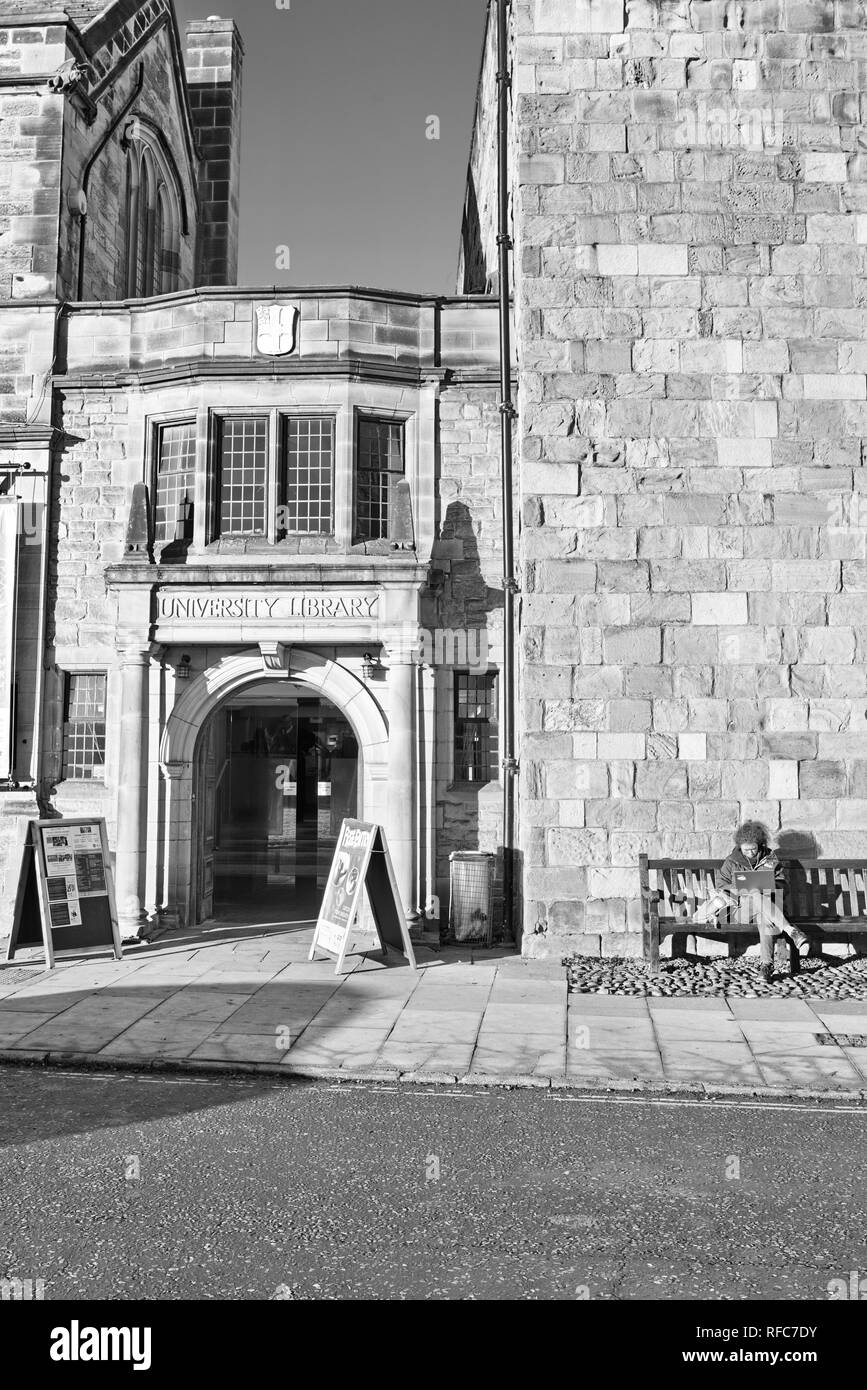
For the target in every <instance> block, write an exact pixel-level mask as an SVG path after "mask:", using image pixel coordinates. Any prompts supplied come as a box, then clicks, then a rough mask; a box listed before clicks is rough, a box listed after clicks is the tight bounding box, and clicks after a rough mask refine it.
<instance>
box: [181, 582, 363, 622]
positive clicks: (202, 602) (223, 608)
mask: <svg viewBox="0 0 867 1390" xmlns="http://www.w3.org/2000/svg"><path fill="white" fill-rule="evenodd" d="M379 601H380V593H379V590H378V589H361V590H355V591H353V590H351V589H350V590H345V589H335V590H330V591H322V592H315V591H311V590H309V589H292V590H288V591H286V592H284V593H279V592H276V593H275V592H274V590H266V591H265V592H264V593H262V594H261V595H259V594H251V593H250V592H249V591H247V592H243V591H241V592H239V591H237V590H232V589H221V590H216V591H214V590H205V591H204V592H202V591H199V592H195V593H191V592H189V590H186V591H183V592H180V593H178V592H174V593H172V592H171V591H163V592H162V593H161V594H160V595H159V600H158V605H157V621H158V622H160V623H216V624H226V625H227V626H237V625H239V624H244V623H258V624H286V623H293V622H295V623H298V622H327V623H329V624H330V623H333V622H344V623H370V622H374V621H376V619H377V618H378V617H379Z"/></svg>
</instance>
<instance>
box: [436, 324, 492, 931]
mask: <svg viewBox="0 0 867 1390" xmlns="http://www.w3.org/2000/svg"><path fill="white" fill-rule="evenodd" d="M484 312H485V313H486V314H488V315H490V313H491V311H490V309H487V310H485V311H484ZM499 398H500V395H499V388H498V387H497V386H496V385H488V386H484V387H473V388H469V389H468V388H467V387H466V386H463V387H455V388H448V389H446V390H444V391H443V392H442V395H441V398H440V405H439V476H438V479H437V495H438V503H439V539H438V540H437V542H436V543H435V545H434V548H433V555H432V564H433V566H434V568H435V569H437V568H441V569H442V572H443V581H442V590H441V592H440V594H439V596H438V598H437V601H436V602H433V601H431V602H429V604H428V606H427V609H428V611H427V615H426V623H427V626H428V629H429V630H430V631H432V632H441V633H448V634H450V635H454V636H455V638H458V639H459V638H460V637H462V636H464V635H465V636H466V639H467V646H466V651H465V654H464V653H461V652H460V647H459V646H458V647H457V649H455V648H454V647H449V648H448V649H446V647H445V645H444V646H443V651H445V650H449V651H455V650H457V653H458V655H457V659H456V660H455V662H454V664H446V665H444V666H441V667H439V669H438V670H437V671H436V672H435V673H434V680H435V682H436V687H437V711H438V713H437V727H436V741H435V788H434V792H435V802H436V827H437V834H436V850H437V860H436V866H435V874H436V885H437V886H436V892H437V895H438V897H439V899H440V902H441V906H442V913H443V919H442V920H443V922H444V923H445V921H446V918H447V913H448V894H449V855H450V854H451V853H452V852H453V851H455V850H487V851H489V852H494V853H495V852H496V851H497V848H498V846H499V845H501V844H502V821H503V814H502V812H503V792H502V784H501V782H500V769H499V753H500V752H501V750H500V749H499V748H497V749H496V758H495V762H494V766H493V768H492V769H491V770H492V777H491V780H490V781H489V782H487V783H479V784H472V783H466V782H463V783H462V782H457V781H456V780H455V766H454V762H455V759H454V754H455V732H454V686H455V672H456V669H459V668H463V669H469V663H473V664H474V663H475V661H476V659H477V658H478V659H479V660H480V661H482V662H484V661H486V662H487V664H488V665H489V667H490V668H491V670H492V671H494V672H496V671H499V670H500V669H501V668H502V661H503V587H502V580H503V551H502V524H503V523H502V515H503V513H502V495H501V488H500V415H499V410H498V403H499ZM498 694H499V695H500V696H501V695H502V687H501V682H500V683H498ZM499 867H500V866H498V869H499ZM498 912H499V903H498V904H497V907H496V909H495V920H499V917H498V915H497V914H498Z"/></svg>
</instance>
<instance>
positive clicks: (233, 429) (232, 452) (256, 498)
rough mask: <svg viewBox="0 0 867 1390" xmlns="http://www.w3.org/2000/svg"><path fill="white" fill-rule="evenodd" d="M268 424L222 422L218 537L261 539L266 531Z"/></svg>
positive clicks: (243, 420)
mask: <svg viewBox="0 0 867 1390" xmlns="http://www.w3.org/2000/svg"><path fill="white" fill-rule="evenodd" d="M267 498H268V421H267V420H264V419H255V418H248V417H243V418H237V419H231V418H230V419H225V420H223V422H222V426H221V430H220V489H219V508H220V517H219V527H218V531H219V533H220V534H221V535H223V536H227V535H235V536H264V535H265V534H266V531H267Z"/></svg>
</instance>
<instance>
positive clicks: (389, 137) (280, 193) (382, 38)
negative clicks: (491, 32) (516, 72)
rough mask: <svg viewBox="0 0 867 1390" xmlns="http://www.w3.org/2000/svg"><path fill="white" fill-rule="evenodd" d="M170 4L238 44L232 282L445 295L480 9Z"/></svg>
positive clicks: (392, 1) (386, 2) (384, 3)
mask: <svg viewBox="0 0 867 1390" xmlns="http://www.w3.org/2000/svg"><path fill="white" fill-rule="evenodd" d="M175 7H176V9H177V14H178V22H179V24H180V26H181V31H182V32H183V28H184V24H185V22H186V20H188V19H206V18H207V17H208V16H209V15H213V14H217V13H219V14H222V15H225V16H231V17H233V18H234V19H235V20H236V21H237V23H238V25H239V28H240V30H241V35H242V38H243V40H244V46H245V49H246V56H245V60H244V103H243V105H244V115H243V120H244V124H243V145H242V155H241V170H242V182H241V264H240V270H239V280H240V282H241V284H247V285H274V284H278V285H280V284H285V285H293V286H302V285H350V284H351V285H366V286H370V287H373V288H376V289H403V290H415V291H419V292H428V293H434V294H454V292H455V283H456V275H457V262H458V242H459V238H460V230H461V215H462V212H463V200H464V186H465V181H466V170H467V163H468V159H469V150H470V138H471V135H472V125H473V112H474V108H475V98H476V83H477V79H478V73H479V67H480V63H481V51H482V37H483V32H484V21H485V11H486V8H487V6H486V0H289V8H288V9H278V8H277V4H276V0H252V3H251V0H220V4H219V5H217V4H215V0H175ZM430 116H437V117H438V118H439V121H440V139H439V140H429V139H428V138H427V135H426V131H427V128H428V127H427V122H428V117H430ZM279 246H288V247H289V252H290V258H291V260H290V268H289V269H288V270H280V269H277V267H276V259H277V257H276V248H277V247H279Z"/></svg>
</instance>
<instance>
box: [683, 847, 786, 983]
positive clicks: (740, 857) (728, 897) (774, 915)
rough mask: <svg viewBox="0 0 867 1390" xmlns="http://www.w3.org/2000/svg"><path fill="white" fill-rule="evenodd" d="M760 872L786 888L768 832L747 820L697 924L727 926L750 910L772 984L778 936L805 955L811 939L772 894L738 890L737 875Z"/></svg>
mask: <svg viewBox="0 0 867 1390" xmlns="http://www.w3.org/2000/svg"><path fill="white" fill-rule="evenodd" d="M756 869H766V870H770V871H771V872H772V873H773V875H774V879H775V882H776V884H777V888H778V890H779V891H780V892H782V889H783V887H784V883H785V875H784V870H783V868H782V866H781V864H780V861H779V860H778V859H777V856H776V855H775V854H774V852H773V850H772V849H771V848H770V846H769V844H768V832H767V830H766V829H765V827H764V826H763V825H761V824H760V823H759V822H758V821H746V822H745V823H744V824H743V825H741V826H739V827H738V829H737V830H736V831H735V847H734V849H733V850H732V852H731V854H730V855H729V857H728V858H727V859H726V860H725V862H724V863H723V866H722V868H721V869H719V870H717V874H716V885H717V888H716V892H715V894H714V896H713V897H712V898H711V899H710V900H709V902H706V903H703V904H702V905H701V907H699V909H698V911H697V912H696V913H695V914H694V916H693V920H694V921H701V922H711V921H713V923H714V926H718V927H721V928H724V927H725V918H726V917H727V916H728V915H729V913H730V912H731V911H732V910H733V909H736V910H738V911H740V910H742V909H746V911H748V912H749V920H750V921H755V923H756V926H757V927H758V930H759V941H760V943H761V953H762V977H763V979H764V980H765V983H766V984H770V983H771V980H772V979H773V974H774V942H775V940H776V938H777V937H778V936H787V937H789V938H790V939H791V940H792V941H793V942H794V944H795V946H796V947H797V950H798V953H799V955H801V956H806V955H808V954H809V951H810V938H809V937H808V936H807V935H806V934H805V933H804V932H802V931H801V929H800V927H795V926H793V925H792V924H791V922H790V921H789V920H788V918H787V917H786V915H785V913H784V912H783V910H782V908H781V907H779V906H778V904H777V903H776V902H775V901H774V897H773V895H772V894H771V893H767V892H765V893H763V892H761V891H759V890H754V891H753V892H750V893H746V894H745V893H739V892H738V891H737V890H736V889H735V887H734V876H735V874H736V873H744V872H753V871H755V870H756Z"/></svg>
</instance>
